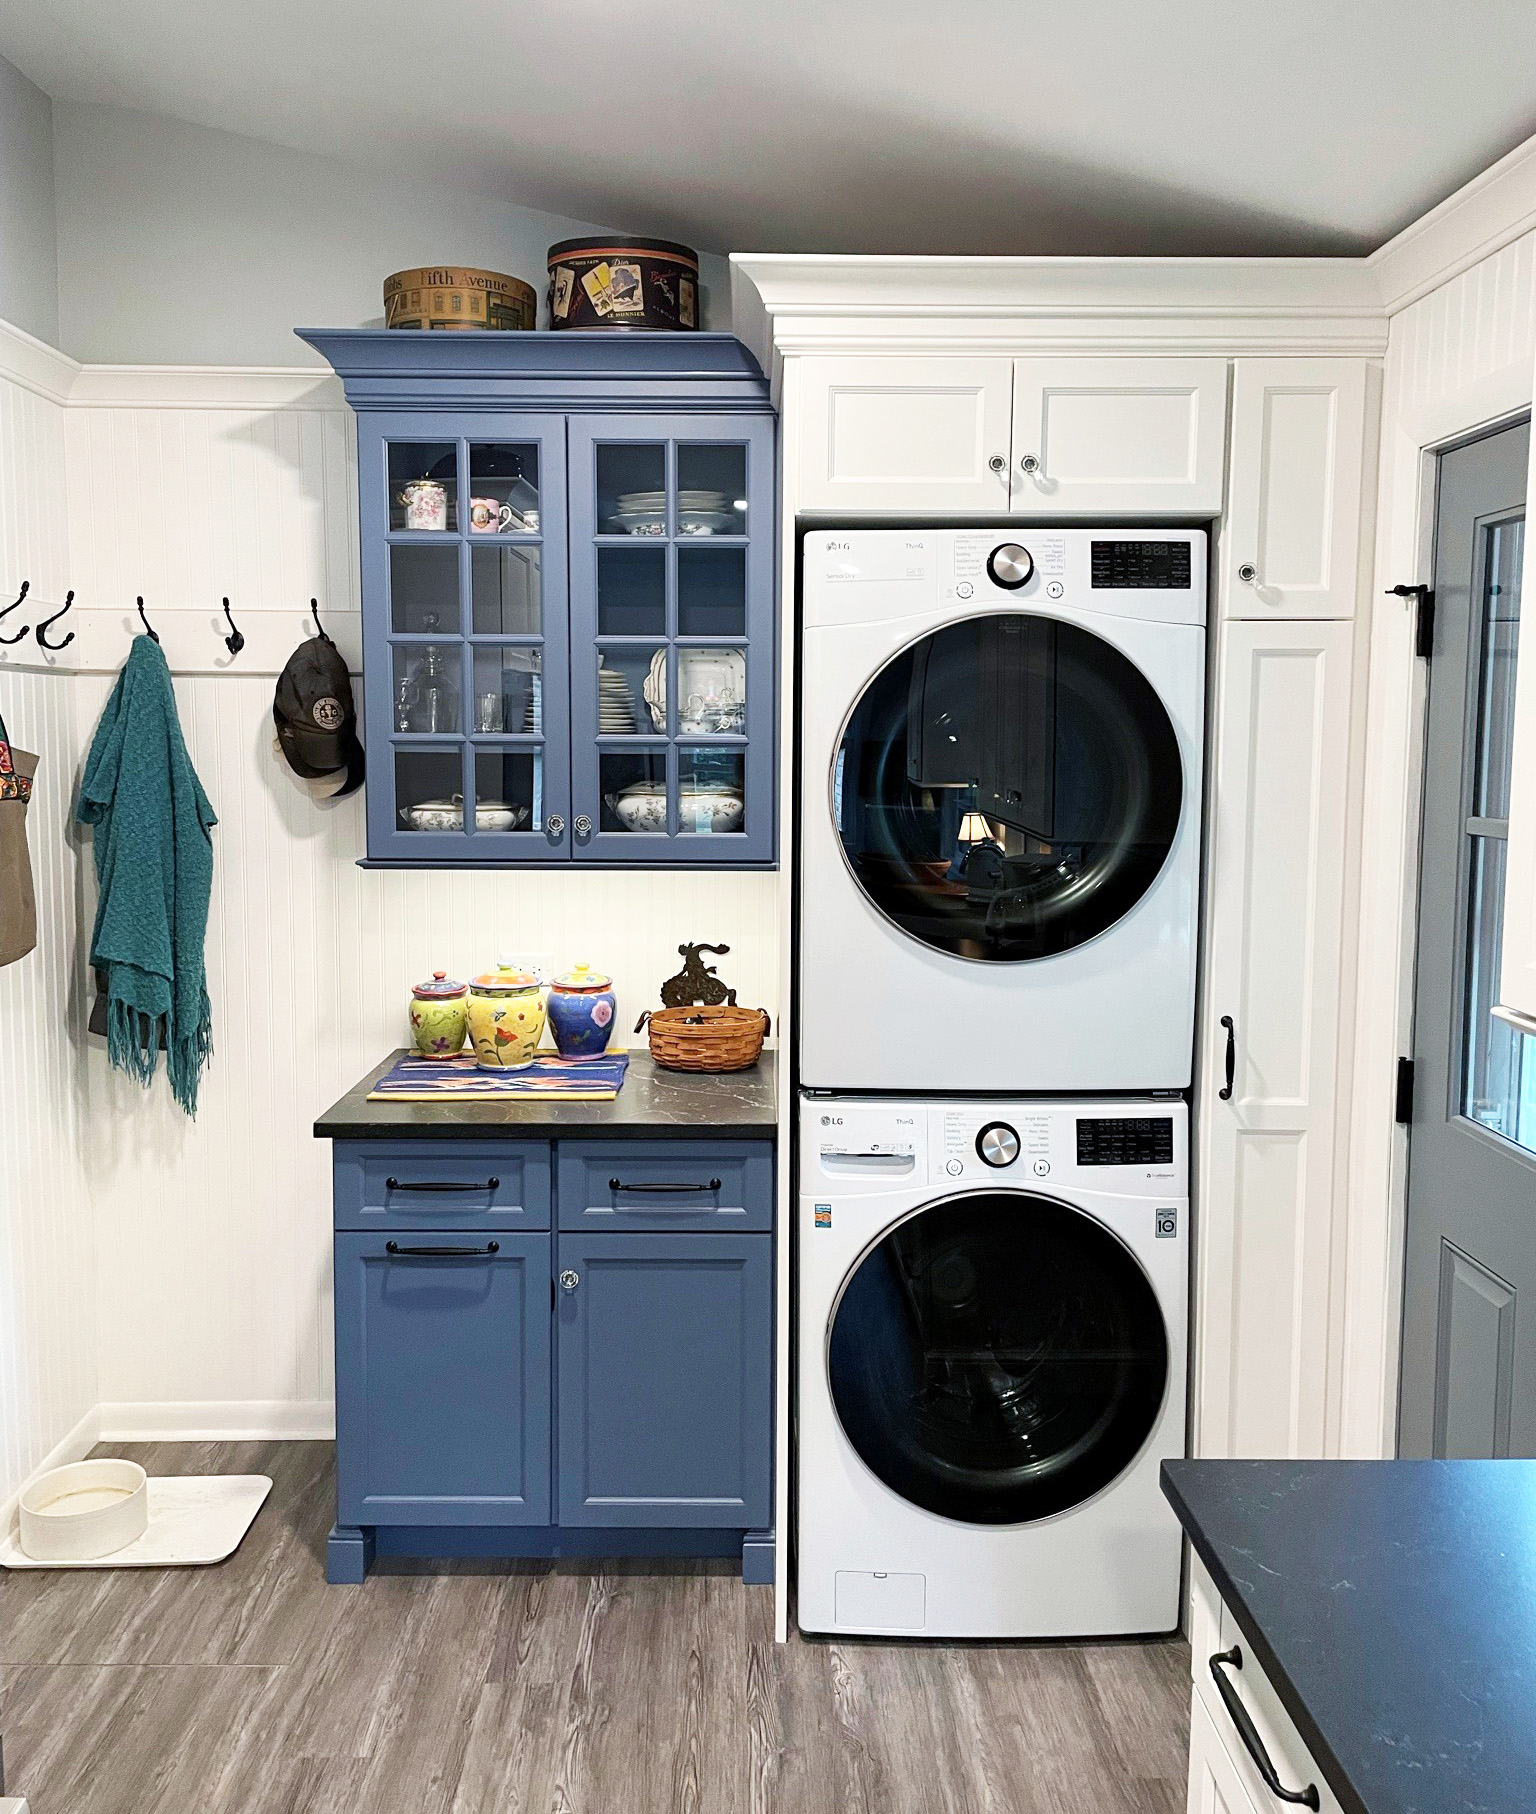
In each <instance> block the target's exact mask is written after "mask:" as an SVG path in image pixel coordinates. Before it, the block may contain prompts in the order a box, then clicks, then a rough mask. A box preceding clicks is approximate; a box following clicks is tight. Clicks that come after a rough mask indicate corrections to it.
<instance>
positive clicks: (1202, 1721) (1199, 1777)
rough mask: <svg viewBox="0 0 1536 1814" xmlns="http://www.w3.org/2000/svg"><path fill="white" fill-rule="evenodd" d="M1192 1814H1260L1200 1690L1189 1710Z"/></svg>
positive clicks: (1195, 1693)
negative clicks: (1219, 1734) (1202, 1698)
mask: <svg viewBox="0 0 1536 1814" xmlns="http://www.w3.org/2000/svg"><path fill="white" fill-rule="evenodd" d="M1189 1814H1259V1810H1258V1808H1257V1807H1256V1806H1255V1804H1254V1801H1253V1799H1252V1797H1251V1796H1250V1795H1249V1793H1248V1791H1247V1789H1246V1788H1244V1786H1243V1779H1242V1777H1241V1776H1239V1775H1238V1773H1237V1766H1236V1765H1235V1764H1234V1763H1233V1762H1232V1759H1231V1758H1230V1757H1228V1756H1227V1752H1226V1747H1225V1746H1224V1745H1223V1744H1222V1742H1221V1739H1220V1738H1219V1737H1218V1736H1217V1732H1216V1725H1215V1722H1214V1721H1213V1720H1212V1718H1211V1716H1210V1714H1209V1713H1207V1712H1206V1710H1205V1704H1204V1702H1203V1701H1202V1700H1201V1698H1200V1691H1199V1690H1198V1689H1196V1690H1195V1692H1194V1695H1193V1698H1192V1701H1191V1705H1190V1709H1189Z"/></svg>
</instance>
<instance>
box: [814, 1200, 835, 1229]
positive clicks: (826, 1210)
mask: <svg viewBox="0 0 1536 1814" xmlns="http://www.w3.org/2000/svg"><path fill="white" fill-rule="evenodd" d="M816 1226H817V1227H818V1228H830V1227H831V1226H832V1205H831V1204H830V1203H818V1204H817V1205H816Z"/></svg>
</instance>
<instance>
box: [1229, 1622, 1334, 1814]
mask: <svg viewBox="0 0 1536 1814" xmlns="http://www.w3.org/2000/svg"><path fill="white" fill-rule="evenodd" d="M1224 1664H1225V1665H1228V1666H1229V1667H1231V1668H1233V1669H1241V1668H1242V1666H1243V1653H1242V1651H1241V1649H1240V1648H1239V1647H1238V1646H1237V1645H1236V1644H1234V1645H1233V1646H1232V1648H1231V1649H1230V1650H1218V1651H1217V1652H1216V1654H1215V1656H1213V1657H1212V1658H1211V1679H1212V1680H1213V1681H1214V1682H1215V1684H1216V1691H1217V1693H1218V1694H1220V1696H1221V1700H1222V1705H1223V1706H1224V1707H1225V1708H1226V1710H1227V1712H1228V1713H1230V1714H1231V1716H1232V1724H1233V1725H1234V1726H1236V1727H1237V1736H1238V1737H1239V1738H1240V1739H1241V1740H1242V1741H1243V1744H1244V1746H1245V1747H1246V1748H1247V1751H1248V1755H1249V1756H1250V1757H1251V1758H1252V1759H1253V1764H1254V1768H1255V1769H1256V1770H1257V1771H1258V1773H1259V1775H1260V1776H1262V1777H1263V1778H1264V1787H1265V1788H1266V1789H1268V1790H1269V1792H1270V1794H1271V1795H1273V1796H1275V1797H1276V1799H1277V1800H1279V1801H1293V1802H1296V1803H1297V1804H1298V1805H1299V1806H1301V1807H1303V1808H1313V1809H1317V1808H1320V1807H1321V1806H1322V1805H1323V1804H1322V1801H1321V1800H1320V1798H1319V1796H1318V1793H1317V1784H1316V1783H1308V1784H1307V1786H1306V1788H1304V1789H1287V1788H1286V1787H1285V1786H1284V1785H1283V1784H1282V1783H1281V1781H1280V1778H1279V1777H1278V1776H1277V1775H1276V1773H1275V1766H1274V1765H1273V1764H1272V1763H1271V1762H1270V1761H1269V1753H1268V1752H1267V1751H1266V1750H1265V1749H1264V1741H1263V1739H1261V1738H1260V1737H1259V1730H1258V1727H1257V1726H1255V1725H1254V1723H1253V1720H1252V1718H1251V1717H1250V1716H1249V1713H1248V1709H1247V1708H1246V1707H1245V1706H1244V1705H1243V1703H1242V1701H1241V1700H1240V1699H1239V1698H1238V1693H1237V1690H1236V1689H1235V1688H1234V1687H1233V1686H1232V1684H1231V1682H1229V1681H1228V1680H1227V1678H1226V1677H1225V1676H1224V1675H1223V1674H1222V1666H1223V1665H1224Z"/></svg>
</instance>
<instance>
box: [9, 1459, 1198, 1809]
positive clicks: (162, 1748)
mask: <svg viewBox="0 0 1536 1814" xmlns="http://www.w3.org/2000/svg"><path fill="white" fill-rule="evenodd" d="M97 1453H98V1454H114V1455H129V1456H131V1457H132V1458H133V1459H134V1460H136V1461H140V1462H142V1463H143V1464H144V1466H145V1467H146V1468H148V1470H149V1471H150V1473H152V1474H175V1473H264V1474H270V1475H271V1476H272V1478H273V1481H274V1489H273V1493H272V1496H271V1498H270V1499H269V1500H268V1501H267V1504H266V1506H265V1507H264V1508H263V1510H262V1512H261V1515H260V1516H259V1517H258V1519H257V1521H256V1523H255V1525H254V1526H253V1527H252V1529H251V1532H250V1534H249V1535H248V1536H247V1538H246V1540H245V1543H244V1545H243V1546H242V1547H241V1549H240V1550H239V1551H238V1552H237V1554H236V1555H235V1556H234V1557H232V1558H231V1559H230V1561H228V1562H227V1563H225V1564H223V1565H222V1566H221V1567H218V1568H212V1569H167V1570H163V1571H154V1570H148V1569H145V1570H124V1571H122V1572H120V1573H110V1572H108V1573H77V1574H19V1575H18V1574H7V1575H4V1576H0V1734H3V1736H4V1741H5V1758H6V1765H7V1776H8V1783H7V1787H8V1788H9V1790H10V1792H11V1793H12V1794H24V1795H27V1796H29V1797H30V1798H31V1804H32V1809H33V1814H258V1811H259V1814H663V1811H665V1814H672V1811H673V1810H676V1811H678V1814H738V1811H740V1814H748V1811H750V1814H769V1811H772V1814H1177V1811H1178V1810H1180V1809H1182V1808H1183V1805H1184V1772H1185V1761H1184V1760H1185V1753H1186V1743H1187V1734H1188V1702H1189V1653H1188V1650H1187V1648H1186V1646H1185V1645H1184V1644H1182V1643H1179V1642H1157V1643H1149V1644H1143V1643H1116V1644H1104V1643H1098V1644H1081V1645H1076V1644H1073V1645H1066V1644H1037V1645H1000V1644H999V1645H991V1644H986V1645H983V1644H953V1645H949V1644H937V1643H928V1644H884V1643H873V1642H863V1641H859V1642H850V1641H826V1640H820V1639H804V1638H798V1637H797V1638H795V1639H794V1640H793V1641H792V1642H791V1643H789V1644H788V1645H776V1644H775V1643H774V1642H773V1609H772V1594H771V1591H770V1590H769V1589H767V1588H749V1587H743V1586H742V1585H741V1582H740V1580H739V1578H737V1576H736V1575H734V1574H732V1573H730V1572H728V1571H726V1570H725V1569H724V1568H723V1567H716V1566H715V1565H708V1564H707V1565H699V1564H688V1565H675V1564H670V1563H610V1564H607V1565H604V1566H602V1567H598V1566H596V1565H591V1564H585V1563H583V1564H576V1563H555V1564H548V1563H537V1564H530V1563H478V1562H477V1563H451V1564H444V1565H441V1566H440V1567H428V1566H424V1565H416V1564H403V1563H394V1562H392V1563H386V1564H384V1565H383V1566H382V1567H381V1568H380V1570H379V1571H378V1572H376V1573H375V1574H374V1575H373V1576H372V1577H371V1578H370V1579H369V1581H368V1583H367V1585H366V1586H364V1587H361V1588H344V1587H334V1588H333V1587H327V1586H326V1584H325V1578H324V1552H325V1536H326V1532H327V1530H328V1529H329V1527H330V1524H331V1519H332V1506H333V1493H334V1487H333V1477H332V1462H331V1448H330V1445H329V1444H328V1443H207V1444H202V1443H176V1444H155V1445H150V1444H140V1445H132V1444H130V1445H124V1446H110V1447H103V1448H101V1449H98V1450H97Z"/></svg>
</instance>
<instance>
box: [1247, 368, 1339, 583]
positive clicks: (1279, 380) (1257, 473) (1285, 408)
mask: <svg viewBox="0 0 1536 1814" xmlns="http://www.w3.org/2000/svg"><path fill="white" fill-rule="evenodd" d="M1365 410H1366V362H1365V361H1364V360H1363V359H1239V360H1238V361H1237V363H1236V367H1235V370H1234V375H1233V382H1232V485H1231V501H1230V506H1229V509H1228V512H1227V523H1226V533H1225V535H1224V536H1223V538H1222V540H1223V561H1222V565H1223V571H1222V599H1221V608H1222V612H1223V614H1224V615H1225V616H1227V617H1254V618H1271V617H1308V618H1311V617H1353V616H1354V614H1355V606H1356V598H1357V593H1358V584H1359V563H1360V544H1361V504H1362V492H1361V484H1362V474H1363V462H1364V456H1365V427H1366V423H1365Z"/></svg>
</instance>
